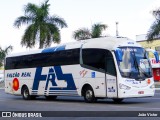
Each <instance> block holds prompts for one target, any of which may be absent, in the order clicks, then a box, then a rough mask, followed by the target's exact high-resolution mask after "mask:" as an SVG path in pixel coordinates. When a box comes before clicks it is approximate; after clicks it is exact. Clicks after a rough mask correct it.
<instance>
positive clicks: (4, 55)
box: [0, 45, 13, 67]
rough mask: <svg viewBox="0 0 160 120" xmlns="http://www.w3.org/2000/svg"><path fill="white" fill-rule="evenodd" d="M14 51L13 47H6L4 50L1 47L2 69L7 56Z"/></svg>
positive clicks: (0, 62)
mask: <svg viewBox="0 0 160 120" xmlns="http://www.w3.org/2000/svg"><path fill="white" fill-rule="evenodd" d="M12 50H13V47H12V46H11V45H10V46H8V47H6V48H5V49H4V50H3V49H2V48H1V47H0V67H2V66H3V63H4V59H5V57H6V55H7V54H8V53H9V52H10V51H12Z"/></svg>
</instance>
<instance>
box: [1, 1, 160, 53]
mask: <svg viewBox="0 0 160 120" xmlns="http://www.w3.org/2000/svg"><path fill="white" fill-rule="evenodd" d="M43 1H44V0H3V1H1V4H0V8H1V10H0V15H1V17H0V46H1V47H6V46H8V45H12V46H13V47H14V50H13V52H21V51H27V50H30V49H26V48H25V47H23V48H22V46H21V45H20V41H21V37H22V35H23V33H24V30H25V27H26V26H23V27H21V28H20V29H17V28H15V27H14V26H13V23H14V21H15V19H16V18H17V17H19V16H21V15H24V13H23V8H24V5H26V4H27V3H28V2H31V3H35V4H40V3H41V2H43ZM49 3H50V4H51V6H50V15H54V14H56V15H59V16H60V17H63V18H64V19H65V20H66V22H67V24H68V28H64V29H62V30H61V39H62V40H61V43H66V42H72V41H74V39H73V38H72V33H73V31H75V30H76V29H78V28H82V27H88V28H90V27H91V25H92V24H94V23H104V24H107V25H108V28H107V30H106V31H104V33H103V34H104V35H111V36H115V34H116V25H115V22H116V21H118V22H119V25H118V29H119V35H120V36H125V37H129V38H131V39H134V40H135V39H136V35H139V34H146V33H147V31H148V30H149V27H150V25H151V24H152V22H153V20H154V17H153V16H152V14H151V11H152V10H153V9H156V8H159V7H160V1H159V0H50V1H49ZM53 46H54V44H53ZM34 49H37V47H35V48H34Z"/></svg>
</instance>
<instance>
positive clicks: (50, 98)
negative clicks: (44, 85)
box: [45, 95, 57, 100]
mask: <svg viewBox="0 0 160 120" xmlns="http://www.w3.org/2000/svg"><path fill="white" fill-rule="evenodd" d="M45 97H46V99H47V100H55V99H56V98H57V96H47V95H46V96H45Z"/></svg>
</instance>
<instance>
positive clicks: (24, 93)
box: [22, 86, 32, 100]
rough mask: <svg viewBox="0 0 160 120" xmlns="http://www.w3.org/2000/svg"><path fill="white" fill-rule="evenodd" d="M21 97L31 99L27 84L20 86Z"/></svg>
mask: <svg viewBox="0 0 160 120" xmlns="http://www.w3.org/2000/svg"><path fill="white" fill-rule="evenodd" d="M22 97H23V99H24V100H31V98H32V96H31V95H30V93H29V90H28V87H27V86H25V87H23V88H22Z"/></svg>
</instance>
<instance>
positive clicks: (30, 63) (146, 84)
mask: <svg viewBox="0 0 160 120" xmlns="http://www.w3.org/2000/svg"><path fill="white" fill-rule="evenodd" d="M154 53H155V56H156V58H158V57H157V56H158V54H157V53H156V52H154ZM157 61H158V60H157ZM5 92H6V93H9V94H14V95H22V96H23V99H25V100H29V99H33V98H35V97H37V96H45V97H46V98H47V99H55V98H56V97H57V96H60V95H61V96H64V95H67V96H83V97H84V100H85V102H95V101H96V100H97V99H101V98H111V99H113V100H114V101H115V102H121V101H122V100H123V99H124V98H132V97H149V96H154V93H155V88H154V80H153V77H152V69H151V64H150V62H149V59H148V56H147V52H146V51H145V49H144V48H142V47H141V46H140V45H139V44H138V43H136V42H135V41H133V40H130V39H128V38H117V37H104V38H96V39H88V40H83V41H79V42H75V43H69V44H64V45H59V46H57V47H51V48H45V49H40V50H37V51H30V52H26V53H19V54H12V55H9V56H7V57H6V60H5Z"/></svg>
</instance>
